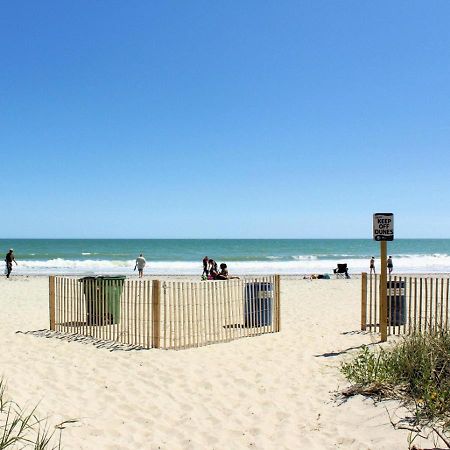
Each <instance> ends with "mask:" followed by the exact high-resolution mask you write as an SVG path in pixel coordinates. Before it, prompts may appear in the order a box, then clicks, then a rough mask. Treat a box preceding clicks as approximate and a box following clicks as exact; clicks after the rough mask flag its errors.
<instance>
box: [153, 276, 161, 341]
mask: <svg viewBox="0 0 450 450" xmlns="http://www.w3.org/2000/svg"><path fill="white" fill-rule="evenodd" d="M160 321H161V282H160V281H159V280H153V286H152V348H159V347H160V335H161V332H160Z"/></svg>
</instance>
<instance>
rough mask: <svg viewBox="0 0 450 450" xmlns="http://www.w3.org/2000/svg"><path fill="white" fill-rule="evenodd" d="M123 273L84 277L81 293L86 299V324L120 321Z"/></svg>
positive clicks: (115, 322) (105, 323) (110, 323)
mask: <svg viewBox="0 0 450 450" xmlns="http://www.w3.org/2000/svg"><path fill="white" fill-rule="evenodd" d="M125 278H126V277H125V276H124V275H118V276H99V277H84V278H81V279H80V280H79V281H80V282H82V283H83V293H84V296H85V299H86V322H87V324H88V325H112V324H117V323H119V321H120V297H121V296H122V291H123V284H124V281H125Z"/></svg>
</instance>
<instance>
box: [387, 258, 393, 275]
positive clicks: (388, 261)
mask: <svg viewBox="0 0 450 450" xmlns="http://www.w3.org/2000/svg"><path fill="white" fill-rule="evenodd" d="M387 266H388V270H389V273H390V274H391V273H392V269H393V268H394V265H393V264H392V256H389V258H388V259H387Z"/></svg>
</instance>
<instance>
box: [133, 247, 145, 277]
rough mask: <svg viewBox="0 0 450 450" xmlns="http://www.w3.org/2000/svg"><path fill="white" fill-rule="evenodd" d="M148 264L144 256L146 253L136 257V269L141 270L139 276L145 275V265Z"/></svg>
mask: <svg viewBox="0 0 450 450" xmlns="http://www.w3.org/2000/svg"><path fill="white" fill-rule="evenodd" d="M146 264H147V261H146V260H145V258H144V255H143V254H142V253H141V254H140V255H139V256H138V257H137V258H136V264H135V266H134V270H136V267H137V270H138V272H139V278H142V277H143V276H144V267H145V265H146Z"/></svg>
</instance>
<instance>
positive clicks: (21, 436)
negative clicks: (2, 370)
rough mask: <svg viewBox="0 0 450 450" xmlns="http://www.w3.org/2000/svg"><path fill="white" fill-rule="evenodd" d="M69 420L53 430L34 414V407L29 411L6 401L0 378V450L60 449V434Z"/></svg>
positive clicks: (4, 389) (4, 388)
mask: <svg viewBox="0 0 450 450" xmlns="http://www.w3.org/2000/svg"><path fill="white" fill-rule="evenodd" d="M73 422H76V421H75V420H69V421H65V422H62V423H60V424H58V425H56V426H55V427H54V428H53V430H52V429H51V428H50V426H49V424H48V422H47V421H46V420H45V419H41V418H39V417H38V416H37V414H36V407H34V408H32V409H31V410H30V411H26V410H25V409H23V408H21V407H20V406H19V405H18V404H17V403H16V402H14V401H12V400H9V399H7V397H6V383H5V381H4V379H2V378H0V450H5V449H16V448H21V449H26V448H30V449H35V450H56V449H58V450H59V449H61V432H62V430H63V429H64V428H65V425H66V424H68V423H73Z"/></svg>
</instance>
